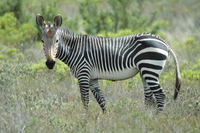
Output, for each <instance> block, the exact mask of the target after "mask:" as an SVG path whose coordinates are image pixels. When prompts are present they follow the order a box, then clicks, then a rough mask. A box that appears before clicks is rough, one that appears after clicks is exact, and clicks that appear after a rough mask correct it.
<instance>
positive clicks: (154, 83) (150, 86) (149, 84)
mask: <svg viewBox="0 0 200 133" xmlns="http://www.w3.org/2000/svg"><path fill="white" fill-rule="evenodd" d="M141 77H142V79H143V85H144V88H145V89H146V90H145V98H146V99H145V102H146V100H147V101H151V103H152V102H153V96H152V94H153V95H154V96H155V99H156V103H157V107H158V112H160V111H163V109H164V105H165V94H164V93H163V90H162V87H161V86H160V83H159V81H158V77H159V75H156V74H154V75H152V73H151V72H148V74H147V73H146V74H143V75H142V76H141Z"/></svg>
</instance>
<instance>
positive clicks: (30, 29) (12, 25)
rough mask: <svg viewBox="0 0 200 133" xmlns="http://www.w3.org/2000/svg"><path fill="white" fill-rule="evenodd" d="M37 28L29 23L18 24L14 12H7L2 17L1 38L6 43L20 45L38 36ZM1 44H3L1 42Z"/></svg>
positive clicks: (0, 24)
mask: <svg viewBox="0 0 200 133" xmlns="http://www.w3.org/2000/svg"><path fill="white" fill-rule="evenodd" d="M36 33H37V30H36V28H35V27H34V26H33V25H32V24H29V23H24V24H22V26H19V27H18V26H17V18H15V17H14V13H12V12H10V13H6V14H5V15H4V16H1V17H0V39H1V41H2V43H3V44H4V45H12V46H19V45H20V44H21V43H24V42H26V41H28V40H33V39H34V38H35V37H36ZM0 45H1V44H0Z"/></svg>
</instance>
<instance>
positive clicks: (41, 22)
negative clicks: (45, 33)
mask: <svg viewBox="0 0 200 133" xmlns="http://www.w3.org/2000/svg"><path fill="white" fill-rule="evenodd" d="M36 23H37V25H38V26H39V27H40V29H42V30H43V29H44V28H45V25H46V24H45V21H44V17H43V16H42V15H40V14H38V15H37V16H36Z"/></svg>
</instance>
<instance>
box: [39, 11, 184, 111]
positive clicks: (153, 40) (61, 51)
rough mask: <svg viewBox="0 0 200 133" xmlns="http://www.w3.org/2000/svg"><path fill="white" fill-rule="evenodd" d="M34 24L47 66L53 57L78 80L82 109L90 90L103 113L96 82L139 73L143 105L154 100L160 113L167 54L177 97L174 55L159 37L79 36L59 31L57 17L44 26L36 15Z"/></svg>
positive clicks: (86, 105) (177, 68)
mask: <svg viewBox="0 0 200 133" xmlns="http://www.w3.org/2000/svg"><path fill="white" fill-rule="evenodd" d="M36 23H37V25H38V26H39V27H40V29H41V30H42V43H43V46H44V51H45V56H46V59H47V61H46V65H47V67H48V68H49V69H53V67H54V65H55V58H58V59H60V60H61V61H63V62H64V63H66V64H67V65H68V66H69V67H70V70H71V72H72V73H73V74H74V76H75V77H76V78H77V79H78V83H79V87H80V93H81V99H82V102H83V105H84V107H85V109H87V108H88V102H89V90H91V91H92V93H93V95H94V97H95V98H96V100H97V102H98V103H99V105H100V106H101V108H102V110H103V112H106V107H105V100H104V96H103V94H102V92H101V90H100V87H99V84H98V79H107V80H123V79H127V78H130V77H133V76H135V75H136V74H137V73H140V75H141V78H142V82H143V86H144V96H145V104H152V103H153V102H154V98H153V97H155V99H156V102H157V106H158V111H161V110H163V107H164V99H165V94H164V93H163V91H162V88H161V86H160V83H159V76H160V74H161V72H162V70H163V68H164V66H165V63H166V60H167V58H168V56H169V53H171V54H172V56H173V58H174V61H175V66H176V86H175V92H174V99H176V98H177V95H178V92H179V89H180V84H181V81H180V72H179V66H178V61H177V58H176V56H175V54H174V52H173V51H172V50H171V48H170V47H169V46H168V44H167V43H166V42H165V41H164V40H162V39H161V38H159V37H157V36H155V35H152V34H147V33H140V34H136V35H130V36H124V37H116V38H111V37H99V36H92V35H79V34H75V33H74V32H72V31H71V30H69V29H68V28H64V27H63V28H60V26H61V25H62V17H61V16H60V15H57V16H56V17H55V18H54V23H51V22H47V23H46V22H45V21H44V18H43V17H42V16H41V15H40V14H38V15H37V16H36Z"/></svg>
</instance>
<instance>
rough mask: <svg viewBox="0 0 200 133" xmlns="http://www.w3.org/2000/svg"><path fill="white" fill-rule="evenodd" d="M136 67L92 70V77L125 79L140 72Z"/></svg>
mask: <svg viewBox="0 0 200 133" xmlns="http://www.w3.org/2000/svg"><path fill="white" fill-rule="evenodd" d="M138 72H139V71H138V69H136V68H128V69H124V70H120V71H112V72H108V71H98V70H93V71H92V72H91V79H107V80H123V79H128V78H131V77H133V76H135V75H136V74H137V73H138Z"/></svg>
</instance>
